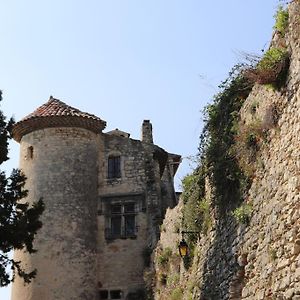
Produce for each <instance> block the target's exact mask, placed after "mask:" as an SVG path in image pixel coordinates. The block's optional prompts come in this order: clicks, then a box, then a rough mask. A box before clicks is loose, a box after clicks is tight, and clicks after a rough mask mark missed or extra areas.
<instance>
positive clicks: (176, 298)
mask: <svg viewBox="0 0 300 300" xmlns="http://www.w3.org/2000/svg"><path fill="white" fill-rule="evenodd" d="M182 297H183V290H182V289H181V288H179V287H177V288H176V289H174V290H173V291H172V293H171V300H182Z"/></svg>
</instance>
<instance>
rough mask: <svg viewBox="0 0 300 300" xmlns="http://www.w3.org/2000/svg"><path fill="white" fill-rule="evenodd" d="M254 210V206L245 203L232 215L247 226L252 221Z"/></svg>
mask: <svg viewBox="0 0 300 300" xmlns="http://www.w3.org/2000/svg"><path fill="white" fill-rule="evenodd" d="M252 210H253V208H252V205H250V204H247V203H243V204H242V205H241V206H240V207H237V208H236V209H235V210H234V211H233V212H232V214H233V216H234V218H235V219H236V220H237V222H239V223H243V224H247V223H248V222H249V221H250V217H251V214H252Z"/></svg>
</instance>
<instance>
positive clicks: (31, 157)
mask: <svg viewBox="0 0 300 300" xmlns="http://www.w3.org/2000/svg"><path fill="white" fill-rule="evenodd" d="M26 158H27V159H33V147H32V146H30V147H28V148H27V154H26Z"/></svg>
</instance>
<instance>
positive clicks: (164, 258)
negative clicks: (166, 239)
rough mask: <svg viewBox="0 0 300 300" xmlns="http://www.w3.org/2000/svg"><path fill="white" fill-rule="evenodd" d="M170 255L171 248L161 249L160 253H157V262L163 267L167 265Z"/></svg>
mask: <svg viewBox="0 0 300 300" xmlns="http://www.w3.org/2000/svg"><path fill="white" fill-rule="evenodd" d="M171 256H172V249H171V248H169V247H167V248H165V249H163V250H162V252H161V253H160V255H158V257H157V263H158V264H159V265H160V266H162V267H165V266H166V265H167V263H168V262H169V259H170V258H171Z"/></svg>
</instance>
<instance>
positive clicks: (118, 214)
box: [105, 201, 136, 239]
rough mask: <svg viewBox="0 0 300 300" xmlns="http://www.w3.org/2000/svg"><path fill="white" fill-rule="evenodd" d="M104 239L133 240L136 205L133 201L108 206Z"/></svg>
mask: <svg viewBox="0 0 300 300" xmlns="http://www.w3.org/2000/svg"><path fill="white" fill-rule="evenodd" d="M107 225H108V227H107V228H106V232H105V235H106V238H107V239H117V238H133V237H135V236H136V203H135V202H133V201H128V202H127V201H126V202H114V203H111V204H110V207H109V214H108V216H107Z"/></svg>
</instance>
